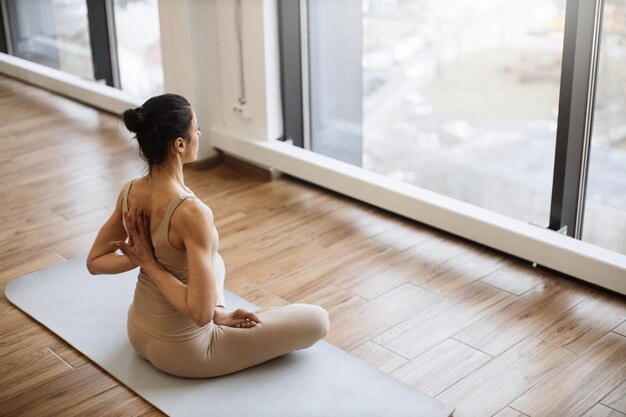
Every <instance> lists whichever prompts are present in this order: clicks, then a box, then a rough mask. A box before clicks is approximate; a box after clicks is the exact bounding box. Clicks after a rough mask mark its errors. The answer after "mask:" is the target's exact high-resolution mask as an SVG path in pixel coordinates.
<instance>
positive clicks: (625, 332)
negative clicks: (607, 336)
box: [613, 320, 626, 336]
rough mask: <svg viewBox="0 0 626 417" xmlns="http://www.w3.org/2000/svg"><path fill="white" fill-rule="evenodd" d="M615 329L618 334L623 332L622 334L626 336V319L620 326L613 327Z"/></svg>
mask: <svg viewBox="0 0 626 417" xmlns="http://www.w3.org/2000/svg"><path fill="white" fill-rule="evenodd" d="M613 331H614V332H615V333H617V334H621V335H622V336H626V320H624V322H623V323H622V324H620V325H619V326H617V327H616V328H614V329H613Z"/></svg>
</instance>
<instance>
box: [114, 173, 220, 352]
mask: <svg viewBox="0 0 626 417" xmlns="http://www.w3.org/2000/svg"><path fill="white" fill-rule="evenodd" d="M123 195H124V199H123V201H122V208H123V211H124V212H126V211H128V210H134V209H135V208H136V207H137V206H141V207H144V208H146V209H147V210H149V211H150V213H151V216H150V218H151V224H150V232H151V237H152V244H153V246H154V254H155V257H156V259H157V260H158V261H159V263H160V264H161V265H163V267H164V268H165V269H167V270H168V271H169V272H170V273H171V274H172V275H174V276H175V277H176V278H177V279H178V280H179V281H181V282H183V283H185V284H187V282H188V278H189V276H188V268H187V256H186V255H187V254H186V251H185V249H184V245H183V238H182V236H180V233H179V232H178V230H177V227H176V222H175V221H172V219H173V218H174V217H175V216H174V213H176V210H177V208H179V207H181V206H182V204H181V203H182V202H183V201H185V200H186V199H188V198H195V195H194V194H193V192H181V193H177V194H175V195H173V196H172V197H170V196H167V195H164V193H153V192H152V187H151V185H150V184H148V183H147V182H145V181H143V180H139V179H137V180H133V181H129V182H128V183H127V184H126V185H125V189H124V193H123ZM197 201H200V200H197ZM200 203H201V204H204V203H202V202H200ZM181 209H184V207H181ZM124 227H126V223H125V222H124ZM210 233H212V242H213V245H212V246H213V249H212V253H211V259H212V261H213V270H214V273H215V277H216V281H217V283H218V285H217V288H216V291H217V292H218V294H217V298H218V304H222V305H225V300H224V295H223V282H224V277H225V272H226V271H225V267H224V261H223V259H222V257H221V256H220V255H219V253H218V251H217V250H218V245H219V235H218V232H217V229H216V228H215V226H213V228H212V230H211V231H210ZM220 289H221V290H220ZM129 319H130V320H132V322H133V324H135V325H136V326H138V327H139V328H141V329H142V330H144V331H145V332H147V333H149V334H150V335H152V336H154V337H156V338H159V339H162V340H168V341H180V340H186V339H188V338H191V337H195V336H197V335H198V334H199V333H201V332H202V331H203V329H204V328H205V327H207V326H208V325H207V326H203V327H199V326H198V325H197V324H195V323H194V322H193V320H191V319H190V318H189V317H187V316H185V315H184V314H182V313H181V312H179V311H178V310H176V309H175V308H174V307H173V306H172V305H171V304H170V303H169V302H168V301H167V299H166V298H165V297H164V296H163V294H162V293H161V291H160V290H159V289H158V287H157V286H156V285H155V284H154V283H153V282H152V281H151V280H150V278H149V277H148V276H147V275H146V274H145V273H144V272H143V270H140V272H139V277H138V281H137V286H136V288H135V297H134V300H133V304H132V305H131V308H130V310H129ZM211 324H212V323H209V325H211Z"/></svg>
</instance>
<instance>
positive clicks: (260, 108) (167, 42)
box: [159, 0, 282, 159]
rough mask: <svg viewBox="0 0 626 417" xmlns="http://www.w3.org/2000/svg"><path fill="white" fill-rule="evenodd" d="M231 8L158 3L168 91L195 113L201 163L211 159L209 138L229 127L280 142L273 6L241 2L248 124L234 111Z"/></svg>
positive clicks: (196, 0)
mask: <svg viewBox="0 0 626 417" xmlns="http://www.w3.org/2000/svg"><path fill="white" fill-rule="evenodd" d="M235 4H236V2H235V1H234V0H214V1H205V0H160V1H159V13H160V19H161V48H162V56H163V72H164V78H165V80H164V81H165V90H166V91H167V92H173V93H178V94H181V95H184V96H185V97H187V98H188V99H189V101H190V102H191V103H192V105H193V106H194V108H195V110H196V113H197V115H198V120H199V123H200V127H201V128H202V129H203V130H204V131H205V132H206V133H205V134H203V135H202V137H201V145H200V150H199V153H198V158H199V159H204V158H207V157H210V156H213V155H215V154H216V151H215V149H214V148H212V147H211V138H210V134H208V133H209V132H210V130H211V129H212V128H215V127H218V126H227V127H229V128H231V129H234V130H236V131H239V132H241V133H242V134H245V135H246V136H248V137H254V138H256V139H260V140H271V139H277V138H278V137H280V136H281V135H282V110H281V101H280V72H279V50H278V24H277V18H278V17H277V8H276V0H245V1H242V2H241V6H242V8H241V17H242V24H241V28H242V43H243V55H244V60H243V65H244V76H245V77H244V83H245V91H246V99H247V101H248V103H249V105H250V106H251V109H252V117H251V118H250V119H247V120H244V119H242V118H241V117H239V116H238V115H236V114H235V113H234V112H233V110H232V106H233V104H234V103H235V102H236V101H237V99H238V98H239V96H240V83H239V77H240V75H239V54H238V42H237V35H236V29H235V28H236V25H235Z"/></svg>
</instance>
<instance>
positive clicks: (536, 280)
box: [0, 76, 626, 417]
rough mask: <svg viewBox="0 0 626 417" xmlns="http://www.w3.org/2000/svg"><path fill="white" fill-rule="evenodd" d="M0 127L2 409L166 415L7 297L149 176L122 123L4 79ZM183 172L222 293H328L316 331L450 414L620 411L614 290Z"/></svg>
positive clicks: (318, 298) (315, 192)
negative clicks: (205, 223) (201, 211)
mask: <svg viewBox="0 0 626 417" xmlns="http://www.w3.org/2000/svg"><path fill="white" fill-rule="evenodd" d="M0 125H1V126H2V129H0V145H1V147H0V199H1V204H0V271H1V272H0V293H1V299H0V415H3V416H5V415H31V416H45V415H62V416H78V415H89V416H117V415H119V416H140V415H141V416H156V415H161V413H160V412H159V411H158V410H155V409H154V408H153V407H152V406H150V405H148V404H147V403H146V402H145V401H143V400H142V399H141V398H139V397H137V396H136V395H134V394H133V393H131V392H130V391H129V390H127V389H126V388H125V387H123V386H122V385H120V384H119V383H117V382H116V381H115V380H114V379H113V378H112V377H110V376H108V375H107V374H106V373H105V372H103V371H102V370H101V369H99V368H98V367H97V366H95V365H94V364H92V363H91V362H90V361H89V360H88V359H87V358H85V357H84V356H82V355H81V354H80V353H78V352H76V351H75V350H74V349H72V348H71V347H69V346H68V345H66V344H65V343H64V342H62V341H61V340H60V339H59V338H58V337H56V336H55V335H54V334H52V333H50V332H49V331H47V330H45V329H44V328H43V327H42V326H40V325H39V324H37V323H36V322H35V321H33V320H31V319H30V318H29V317H28V316H26V315H25V314H24V313H22V312H21V311H19V310H17V309H16V308H15V307H13V306H12V305H11V304H10V303H9V302H8V301H7V300H6V298H5V297H4V287H5V285H6V284H7V282H9V281H10V280H11V279H13V278H15V277H19V276H21V275H24V274H26V273H29V272H31V271H35V270H38V269H42V268H45V267H47V266H50V265H53V264H57V263H60V262H63V261H65V260H66V259H69V258H71V257H74V256H77V255H79V254H84V253H86V252H87V251H88V250H89V248H90V246H91V243H92V241H93V239H94V237H95V234H96V232H97V230H98V229H99V227H100V226H101V225H102V224H103V222H104V221H105V219H106V218H107V217H108V216H109V215H110V213H111V211H112V209H113V206H114V202H115V197H116V196H117V194H118V192H119V190H120V188H121V187H122V185H123V184H124V183H125V182H126V181H128V180H129V179H130V178H133V177H136V176H140V175H141V174H142V169H143V166H142V165H141V163H139V162H138V157H137V152H136V148H135V147H134V145H133V144H132V142H131V141H130V140H129V136H128V135H127V134H126V133H125V132H124V129H123V124H122V123H121V122H120V120H119V119H118V118H116V117H114V116H112V115H109V114H106V113H101V112H98V111H96V110H93V109H91V108H88V107H86V106H83V105H80V104H77V103H75V102H72V101H70V100H67V99H65V98H61V97H58V96H55V95H53V94H50V93H48V92H45V91H42V90H39V89H36V88H33V87H30V86H27V85H25V84H22V83H20V82H17V81H14V80H12V79H9V78H5V77H1V76H0ZM185 181H186V183H187V185H188V186H190V187H191V188H192V189H193V190H194V192H195V193H196V195H198V196H199V197H200V198H201V199H202V200H203V201H204V202H205V203H207V204H208V205H209V206H210V207H211V208H212V209H213V212H214V215H215V221H216V225H217V228H218V230H219V233H220V239H221V240H220V248H219V249H220V253H221V254H222V256H223V257H224V260H225V263H226V271H227V275H226V287H227V289H228V290H229V291H231V292H234V293H235V294H238V295H240V296H242V297H244V298H246V299H247V300H249V301H251V302H252V303H255V304H257V305H259V306H261V307H266V306H276V305H283V304H287V303H294V302H299V303H312V304H319V305H321V306H323V307H325V308H326V309H327V310H328V312H329V314H330V316H331V331H330V333H329V334H328V335H327V337H326V339H325V340H327V341H328V342H330V343H332V344H334V345H336V346H338V347H339V348H341V349H343V350H345V351H347V352H349V353H350V354H352V355H354V356H356V357H359V358H362V359H363V360H365V361H368V362H370V363H371V364H373V365H374V366H376V367H378V368H379V369H381V370H382V371H384V372H386V373H388V374H389V375H391V376H392V377H394V378H398V379H399V380H401V381H404V382H406V383H407V384H409V385H411V386H413V387H415V388H417V389H419V390H421V391H423V392H425V393H427V394H428V395H430V396H432V397H434V398H437V399H439V400H441V401H442V402H444V403H447V404H451V405H454V406H455V407H456V408H457V411H456V412H455V416H457V417H467V416H477V417H485V416H492V415H497V416H498V417H513V416H533V417H534V416H551V417H554V416H567V417H575V416H583V415H584V416H586V417H591V416H594V417H600V416H611V417H617V416H621V417H623V416H625V415H626V300H625V298H624V297H622V296H618V295H615V294H610V293H608V292H605V291H603V290H600V289H597V288H593V287H591V286H589V285H587V284H584V283H581V282H577V281H575V280H573V279H568V278H567V277H562V276H559V275H556V274H552V273H548V272H545V271H543V272H542V271H540V270H537V269H533V268H532V267H530V266H529V265H527V264H525V263H522V262H520V261H518V260H516V259H514V258H512V257H510V256H507V255H504V254H501V253H498V252H496V251H494V250H490V249H487V248H485V247H482V246H480V245H477V244H474V243H471V242H467V241H464V240H461V239H459V238H455V237H453V236H451V235H448V234H446V233H443V232H440V231H437V230H433V229H431V228H429V227H426V226H423V225H420V224H416V223H415V222H413V221H410V220H407V219H404V218H401V217H400V216H396V215H393V214H391V213H388V212H385V211H383V210H380V209H377V208H374V207H371V206H369V205H367V204H365V203H361V202H358V201H355V200H352V199H350V198H347V197H344V196H341V195H339V194H337V193H334V192H331V191H327V190H324V189H322V188H320V187H317V186H314V185H310V184H307V183H305V182H303V181H300V180H297V179H295V178H292V177H289V176H282V177H280V178H278V179H276V180H274V181H264V180H262V179H259V178H257V177H254V176H251V175H249V174H246V173H243V172H241V171H239V170H235V169H233V168H231V167H230V166H227V165H225V164H221V165H218V166H216V167H213V168H210V169H200V168H199V167H195V168H190V169H186V171H185ZM102 279H104V278H102ZM347 400H348V399H347Z"/></svg>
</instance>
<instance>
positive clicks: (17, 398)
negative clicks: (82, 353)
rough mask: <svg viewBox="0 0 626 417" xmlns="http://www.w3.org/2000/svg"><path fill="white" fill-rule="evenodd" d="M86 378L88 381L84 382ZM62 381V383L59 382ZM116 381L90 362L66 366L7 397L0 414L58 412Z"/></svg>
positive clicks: (53, 413)
mask: <svg viewBox="0 0 626 417" xmlns="http://www.w3.org/2000/svg"><path fill="white" fill-rule="evenodd" d="M85 381H90V383H89V384H85ZM58 382H62V383H58ZM115 385H117V382H115V380H113V379H112V378H111V377H109V376H108V375H106V374H104V373H102V371H100V370H99V369H97V368H96V367H94V366H92V365H89V364H87V365H85V366H81V367H80V368H77V369H72V370H69V371H68V372H66V373H63V374H60V375H58V376H56V377H55V378H52V379H50V380H47V381H43V382H41V383H35V384H34V385H33V386H32V387H31V388H30V389H28V390H26V391H23V392H21V393H19V394H17V395H13V396H11V397H9V398H4V399H3V400H2V402H1V405H0V414H2V415H11V414H13V415H19V414H23V413H26V412H28V414H30V415H33V416H46V415H55V414H56V415H59V414H62V413H61V412H62V411H63V410H64V409H66V408H68V407H69V406H72V405H74V404H78V403H80V402H82V401H85V400H86V399H88V398H91V397H93V396H94V395H97V394H99V393H101V392H103V391H106V390H108V389H111V388H113V387H114V386H115Z"/></svg>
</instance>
